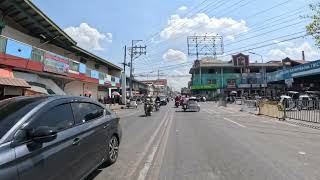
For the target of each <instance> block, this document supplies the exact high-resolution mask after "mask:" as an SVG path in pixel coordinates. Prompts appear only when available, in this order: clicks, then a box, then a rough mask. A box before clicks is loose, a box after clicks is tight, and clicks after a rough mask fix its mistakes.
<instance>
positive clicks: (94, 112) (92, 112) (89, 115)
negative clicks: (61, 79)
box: [71, 103, 110, 124]
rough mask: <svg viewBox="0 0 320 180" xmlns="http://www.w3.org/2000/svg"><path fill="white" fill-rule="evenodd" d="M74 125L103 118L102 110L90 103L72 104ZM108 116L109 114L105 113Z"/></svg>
mask: <svg viewBox="0 0 320 180" xmlns="http://www.w3.org/2000/svg"><path fill="white" fill-rule="evenodd" d="M71 106H72V109H73V112H74V115H75V118H76V124H80V123H85V122H87V121H91V120H94V119H97V118H99V117H102V116H103V112H104V109H103V108H102V107H100V106H98V105H95V104H91V103H72V104H71ZM107 113H108V114H107V115H109V114H110V113H109V112H107Z"/></svg>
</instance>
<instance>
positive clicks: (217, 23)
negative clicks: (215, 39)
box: [160, 13, 248, 39]
mask: <svg viewBox="0 0 320 180" xmlns="http://www.w3.org/2000/svg"><path fill="white" fill-rule="evenodd" d="M246 31H248V27H247V26H246V22H245V21H244V20H241V21H236V20H234V19H232V18H227V17H224V18H216V17H212V18H210V17H209V16H208V15H206V14H204V13H199V14H197V15H195V16H194V17H191V18H181V17H180V16H179V15H172V16H171V17H170V19H169V20H168V24H167V26H166V27H165V28H164V29H163V30H162V31H161V32H160V37H161V38H162V39H172V38H175V37H177V36H181V35H186V36H187V35H193V34H205V33H210V34H220V35H223V36H228V39H233V36H232V34H238V33H241V32H246Z"/></svg>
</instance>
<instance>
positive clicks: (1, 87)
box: [0, 77, 30, 100]
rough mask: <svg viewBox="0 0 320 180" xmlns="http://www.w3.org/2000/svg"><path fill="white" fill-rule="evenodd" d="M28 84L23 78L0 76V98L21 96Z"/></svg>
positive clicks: (28, 86)
mask: <svg viewBox="0 0 320 180" xmlns="http://www.w3.org/2000/svg"><path fill="white" fill-rule="evenodd" d="M27 88H30V85H29V84H28V83H27V82H26V81H25V80H23V79H18V78H7V77H0V100H3V99H7V98H11V97H15V96H23V95H24V93H25V90H26V89H27Z"/></svg>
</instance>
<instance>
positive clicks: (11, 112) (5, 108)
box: [0, 97, 46, 138]
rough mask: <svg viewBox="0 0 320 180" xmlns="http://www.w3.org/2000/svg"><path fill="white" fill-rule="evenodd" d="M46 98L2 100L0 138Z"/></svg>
mask: <svg viewBox="0 0 320 180" xmlns="http://www.w3.org/2000/svg"><path fill="white" fill-rule="evenodd" d="M45 99H46V98H42V97H37V98H12V99H7V100H3V101H0V138H1V137H2V136H3V135H4V134H5V133H7V132H8V131H9V130H10V129H11V128H12V127H13V126H14V125H15V124H16V123H17V122H18V121H19V120H20V119H21V118H22V117H23V116H24V115H25V114H27V113H28V112H29V111H31V110H32V109H33V108H34V107H36V106H37V105H39V104H40V103H41V102H43V101H44V100H45Z"/></svg>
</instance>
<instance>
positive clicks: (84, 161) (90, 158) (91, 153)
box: [71, 102, 110, 172]
mask: <svg viewBox="0 0 320 180" xmlns="http://www.w3.org/2000/svg"><path fill="white" fill-rule="evenodd" d="M71 106H72V109H73V113H74V116H75V121H76V127H77V128H78V129H79V130H81V131H82V134H81V136H80V139H81V147H83V148H84V149H85V150H86V151H79V153H78V155H77V156H78V158H79V159H80V160H81V162H79V163H78V166H79V167H78V168H79V169H81V171H82V172H87V171H90V170H92V169H93V168H95V167H97V166H98V165H99V164H100V163H101V162H102V161H103V157H104V155H105V154H106V153H107V150H108V136H107V135H108V133H107V132H108V131H109V126H110V125H109V121H108V116H105V111H104V108H103V107H101V106H99V105H97V104H94V103H91V102H74V103H71ZM76 166H77V165H76Z"/></svg>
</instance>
